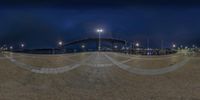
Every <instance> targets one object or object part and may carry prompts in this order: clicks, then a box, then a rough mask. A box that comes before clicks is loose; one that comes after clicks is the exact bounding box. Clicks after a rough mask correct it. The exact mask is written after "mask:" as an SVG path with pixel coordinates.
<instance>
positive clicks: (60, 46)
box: [53, 41, 65, 53]
mask: <svg viewBox="0 0 200 100" xmlns="http://www.w3.org/2000/svg"><path fill="white" fill-rule="evenodd" d="M58 45H59V48H60V50H61V49H62V47H63V42H62V41H59V42H58ZM53 52H55V50H53ZM61 52H64V53H65V49H64V51H61Z"/></svg>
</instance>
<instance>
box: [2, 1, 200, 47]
mask: <svg viewBox="0 0 200 100" xmlns="http://www.w3.org/2000/svg"><path fill="white" fill-rule="evenodd" d="M0 5H1V7H0V45H3V44H7V45H14V46H18V45H19V44H20V43H25V44H26V48H49V47H54V46H56V43H57V42H58V41H59V40H62V41H66V42H67V41H71V40H76V39H81V38H87V37H97V36H98V34H96V33H95V29H96V28H99V27H102V28H103V29H104V30H105V32H104V34H103V37H111V38H119V39H125V40H129V41H132V42H135V41H139V42H140V43H141V44H142V45H144V46H145V45H146V40H147V39H149V40H150V46H151V47H158V48H159V47H160V42H161V40H163V41H164V45H165V47H170V45H171V44H172V43H176V44H178V45H187V46H189V45H192V44H195V45H198V46H200V3H199V2H193V1H190V2H186V1H181V2H179V1H176V0H175V1H169V0H168V1H166V2H164V1H163V2H159V1H156V0H154V1H151V2H148V1H146V0H143V1H140V2H139V1H132V2H128V1H122V0H121V1H119V0H118V1H116V0H110V1H106V0H100V1H90V0H87V1H79V0H75V1H56V0H55V1H53V0H52V1H49V2H46V1H40V2H39V1H37V2H33V1H32V2H24V1H21V2H14V1H11V0H10V1H7V2H2V3H1V4H0Z"/></svg>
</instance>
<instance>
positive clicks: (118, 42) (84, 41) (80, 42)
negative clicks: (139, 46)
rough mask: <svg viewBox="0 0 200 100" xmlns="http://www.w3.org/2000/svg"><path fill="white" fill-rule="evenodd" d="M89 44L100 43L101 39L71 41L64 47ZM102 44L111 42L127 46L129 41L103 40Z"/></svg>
mask: <svg viewBox="0 0 200 100" xmlns="http://www.w3.org/2000/svg"><path fill="white" fill-rule="evenodd" d="M89 42H96V43H98V42H99V38H85V39H80V40H75V41H69V42H66V43H64V45H63V46H64V47H67V46H70V45H75V44H83V43H84V44H85V43H89ZM101 42H109V43H111V44H116V43H117V44H121V45H126V43H127V41H126V40H121V39H116V38H101Z"/></svg>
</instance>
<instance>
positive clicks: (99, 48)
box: [96, 28, 104, 51]
mask: <svg viewBox="0 0 200 100" xmlns="http://www.w3.org/2000/svg"><path fill="white" fill-rule="evenodd" d="M103 31H104V30H103V29H101V28H99V29H97V30H96V32H97V33H98V34H99V46H98V50H99V51H100V50H101V39H100V38H101V33H103Z"/></svg>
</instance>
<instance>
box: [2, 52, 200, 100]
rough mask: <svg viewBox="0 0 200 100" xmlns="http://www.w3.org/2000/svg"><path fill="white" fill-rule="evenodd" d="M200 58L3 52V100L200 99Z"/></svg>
mask: <svg viewBox="0 0 200 100" xmlns="http://www.w3.org/2000/svg"><path fill="white" fill-rule="evenodd" d="M199 93H200V57H199V56H189V57H188V56H185V55H182V54H174V55H168V56H155V57H149V56H132V55H126V54H119V53H107V52H104V53H97V52H92V53H77V54H60V55H34V54H16V53H9V52H7V53H1V54H0V100H200V95H199Z"/></svg>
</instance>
